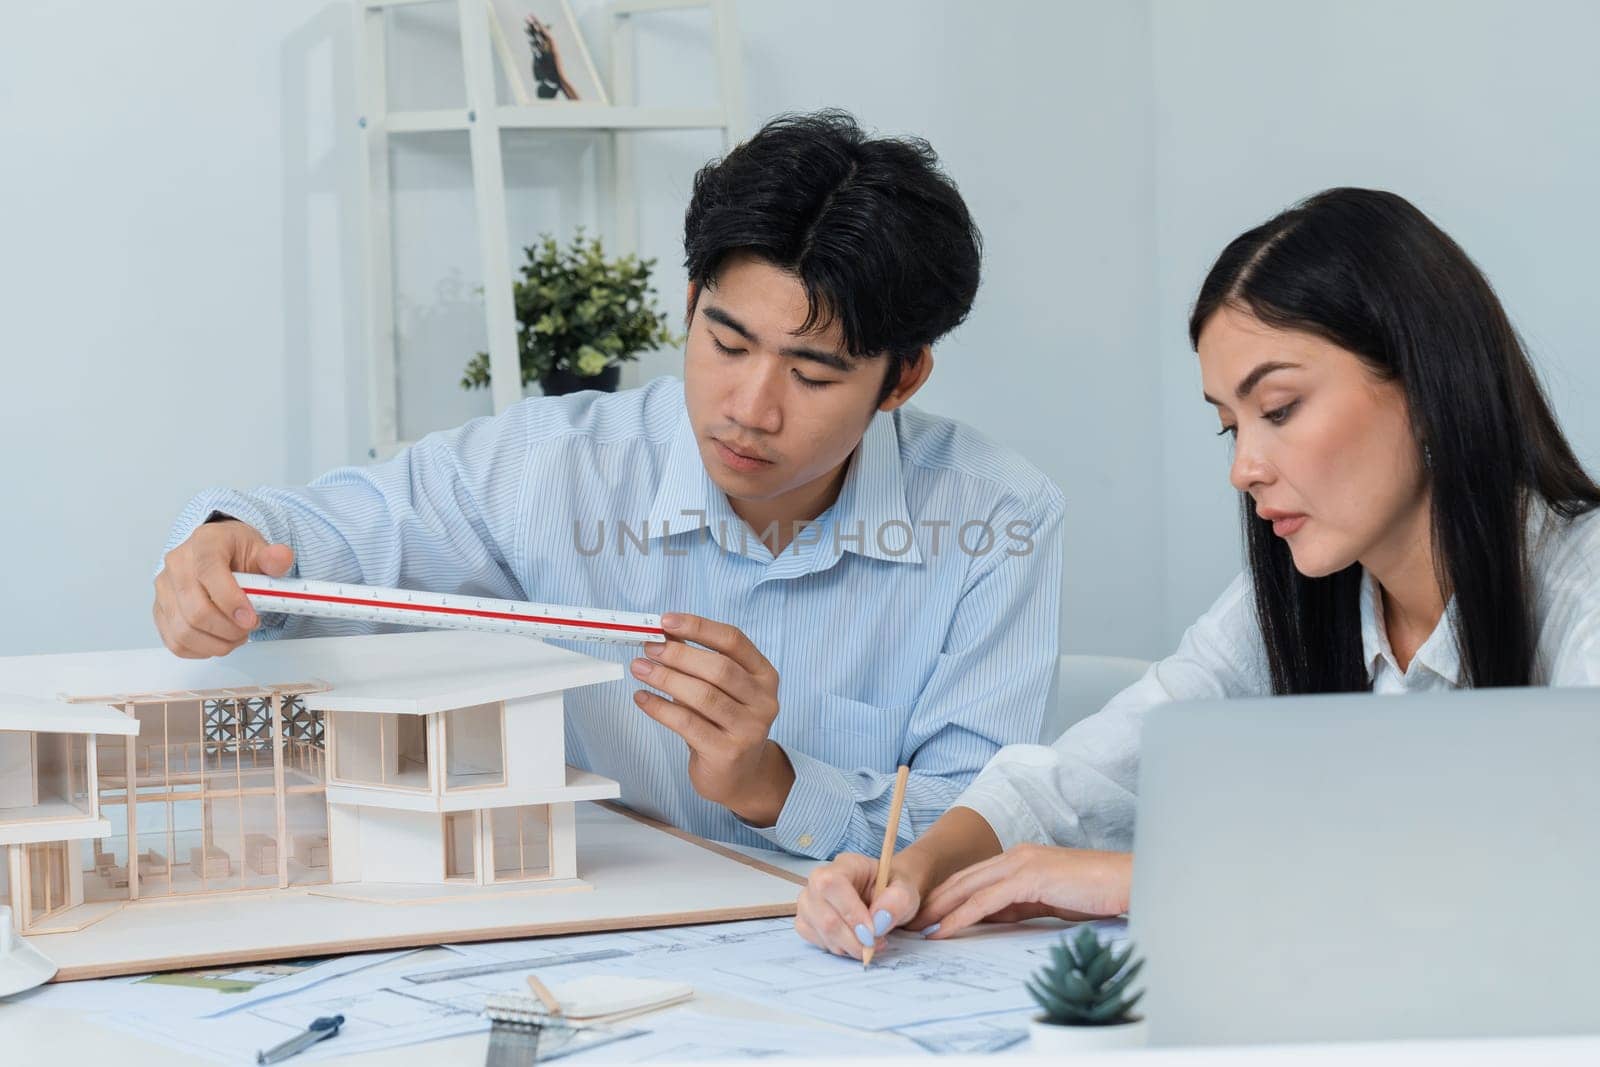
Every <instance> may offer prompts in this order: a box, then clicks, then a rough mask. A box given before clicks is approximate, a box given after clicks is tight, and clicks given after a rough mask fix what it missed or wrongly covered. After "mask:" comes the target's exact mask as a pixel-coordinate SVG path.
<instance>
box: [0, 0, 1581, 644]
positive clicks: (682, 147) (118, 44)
mask: <svg viewBox="0 0 1600 1067" xmlns="http://www.w3.org/2000/svg"><path fill="white" fill-rule="evenodd" d="M575 6H577V8H578V10H579V12H580V18H581V20H582V22H583V25H584V27H585V29H586V31H588V32H589V34H590V37H591V40H596V39H598V32H597V31H598V29H599V18H600V8H601V6H602V5H601V4H600V2H599V0H581V2H580V3H578V4H577V5H575ZM394 17H395V20H396V21H395V34H394V37H393V40H392V44H391V47H392V50H393V51H392V54H391V69H392V70H395V71H398V70H408V71H413V72H415V73H414V74H411V75H408V76H405V77H400V76H396V77H395V78H394V79H393V85H392V91H393V92H394V93H395V95H396V98H397V104H396V106H451V105H455V104H459V103H460V101H461V99H462V93H461V92H460V90H459V89H458V88H456V85H457V84H458V81H459V76H460V63H459V51H458V48H457V44H456V41H455V38H454V36H453V30H452V29H451V28H450V26H451V16H450V7H449V5H442V6H440V7H439V8H437V9H436V10H433V11H430V10H429V9H428V8H413V9H408V10H405V11H403V12H399V13H397V14H396V15H395V16H394ZM740 21H741V27H742V30H743V58H744V66H745V72H746V79H747V103H748V107H747V111H748V120H749V122H748V125H749V126H750V127H751V128H754V126H755V125H756V124H758V123H759V122H760V121H761V120H763V119H765V118H766V117H768V116H770V115H772V114H774V113H776V112H779V111H784V110H799V109H809V108H814V107H820V106H824V105H836V106H842V107H846V108H849V109H851V110H853V111H855V112H856V114H857V115H858V116H859V117H860V118H861V120H862V121H863V122H864V123H865V124H867V125H869V126H871V127H875V128H877V129H880V130H882V131H884V132H914V133H918V134H921V135H924V136H926V137H928V138H929V139H930V140H931V141H932V142H933V144H934V146H935V148H936V149H937V150H938V151H939V152H940V154H941V155H942V156H943V158H944V160H945V163H946V165H947V166H948V168H949V170H950V172H951V173H952V174H953V175H954V176H955V178H956V179H957V181H958V182H959V183H960V185H961V187H962V190H963V192H964V193H965V195H966V196H967V198H968V200H969V202H970V203H971V205H972V208H973V210H974V213H975V214H976V216H977V218H978V221H979V223H980V225H981V226H982V228H983V230H984V233H985V237H986V264H985V267H986V277H985V281H984V286H983V289H982V291H981V292H980V294H979V299H978V305H977V307H976V308H975V309H974V312H973V315H972V318H971V319H970V320H969V322H968V323H967V324H966V325H965V326H963V327H962V328H961V329H960V330H959V331H957V333H956V334H954V335H953V336H952V337H951V338H950V339H949V341H948V342H947V343H946V344H945V345H943V346H942V347H941V349H940V350H939V352H938V370H937V373H936V374H935V376H934V378H933V380H932V381H931V382H930V384H929V386H928V388H927V389H926V391H925V392H924V393H923V395H922V398H921V402H922V403H923V404H924V405H925V406H927V407H929V408H931V409H932V410H935V411H940V412H943V413H946V414H951V415H954V416H956V417H959V418H963V419H965V420H967V421H969V422H971V423H973V424H975V425H977V426H978V427H979V428H981V429H983V430H985V431H986V432H988V433H990V434H992V435H994V436H995V437H997V438H999V439H1000V440H1002V441H1004V442H1006V443H1008V444H1010V445H1012V446H1014V447H1016V448H1018V449H1020V450H1022V451H1023V452H1024V453H1025V454H1026V455H1028V456H1029V457H1030V458H1031V459H1033V460H1034V462H1036V463H1038V464H1039V465H1040V466H1041V467H1042V468H1043V469H1044V470H1045V471H1046V472H1047V473H1049V474H1050V475H1051V476H1052V477H1054V478H1055V479H1056V481H1057V482H1058V483H1059V484H1060V485H1061V486H1062V488H1063V490H1064V491H1065V492H1066V495H1067V498H1068V501H1069V505H1070V512H1069V519H1068V522H1069V526H1068V543H1069V559H1068V565H1067V568H1066V574H1065V579H1064V598H1065V605H1064V628H1063V639H1064V641H1065V643H1066V644H1067V645H1068V647H1070V648H1072V649H1074V650H1079V651H1101V652H1113V653H1123V654H1132V655H1145V656H1150V655H1156V654H1159V653H1160V652H1161V651H1162V650H1163V649H1164V648H1166V647H1167V646H1168V644H1169V643H1170V641H1171V640H1173V639H1174V638H1175V637H1176V635H1177V634H1178V633H1179V632H1180V631H1181V628H1182V626H1183V625H1184V624H1185V623H1186V622H1187V621H1188V620H1190V619H1192V618H1193V616H1194V615H1195V614H1196V613H1197V612H1198V611H1199V610H1201V609H1202V608H1203V607H1204V605H1205V604H1206V603H1207V602H1208V601H1209V599H1210V598H1211V597H1212V596H1213V595H1214V594H1215V592H1216V591H1217V590H1218V589H1220V588H1221V586H1222V584H1223V583H1224V582H1225V581H1226V578H1227V576H1228V575H1229V574H1230V573H1231V572H1232V571H1233V570H1234V569H1235V568H1236V567H1237V539H1236V535H1235V532H1234V529H1233V522H1234V520H1233V504H1232V498H1231V495H1230V493H1229V491H1228V489H1227V487H1226V483H1225V466H1226V447H1225V445H1223V444H1222V443H1221V442H1218V441H1216V440H1215V439H1214V438H1211V437H1209V436H1201V435H1203V434H1207V433H1209V431H1210V430H1211V429H1212V419H1211V416H1210V413H1209V411H1208V410H1207V409H1206V408H1205V407H1204V405H1203V404H1202V403H1201V402H1200V401H1199V399H1198V393H1199V384H1198V374H1197V372H1196V370H1195V367H1194V364H1193V356H1192V354H1190V353H1189V352H1188V348H1187V345H1186V343H1185V339H1184V317H1185V314H1186V312H1187V308H1188V304H1189V301H1190V300H1191V299H1192V296H1193V292H1194V289H1195V288H1196V287H1197V286H1198V284H1199V281H1200V278H1201V276H1202V274H1203V272H1204V270H1205V268H1206V266H1207V265H1208V264H1209V262H1210V259H1211V257H1212V256H1214V255H1215V254H1216V252H1217V251H1218V250H1220V248H1221V247H1222V245H1223V243H1225V242H1226V240H1227V239H1229V238H1231V237H1232V236H1233V235H1234V234H1236V233H1237V232H1239V231H1240V230H1241V229H1243V228H1244V227H1246V226H1248V225H1250V224H1253V223H1255V222H1257V221H1259V220H1261V219H1263V218H1265V217H1266V216H1267V215H1269V214H1271V213H1272V212H1273V211H1275V210H1277V209H1278V208H1280V207H1282V206H1284V205H1286V204H1287V203H1289V202H1291V201H1292V200H1294V199H1296V198H1298V197H1299V196H1302V195H1304V194H1306V193H1309V192H1312V191H1314V190H1316V189H1320V188H1323V187H1326V186H1329V185H1333V184H1340V183H1365V184H1377V185H1386V186H1389V187H1391V188H1394V189H1395V190H1397V191H1399V192H1402V193H1404V194H1406V195H1408V196H1410V197H1412V198H1413V199H1414V200H1416V201H1417V202H1418V203H1419V204H1420V205H1421V206H1422V207H1423V208H1424V209H1425V210H1428V211H1430V212H1432V213H1434V215H1435V217H1436V218H1438V220H1439V221H1440V222H1441V223H1442V224H1443V225H1444V226H1445V227H1446V228H1447V229H1449V230H1451V231H1452V232H1453V233H1455V234H1456V235H1457V236H1458V237H1459V238H1460V239H1461V240H1462V242H1463V243H1464V244H1465V245H1466V247H1467V249H1468V250H1469V251H1470V252H1471V253H1473V254H1474V256H1475V257H1476V258H1477V259H1478V260H1479V262H1480V263H1482V264H1483V265H1484V266H1485V267H1486V269H1487V270H1488V271H1489V273H1490V276H1491V278H1492V279H1493V280H1494V281H1495V283H1496V284H1497V285H1498V286H1499V287H1500V290H1501V292H1502V294H1503V295H1504V296H1505V298H1506V300H1507V303H1508V304H1509V306H1510V308H1511V311H1512V314H1513V317H1514V318H1515V320H1516V321H1517V322H1518V324H1519V325H1520V326H1521V327H1522V328H1523V330H1524V332H1525V334H1526V335H1527V337H1528V339H1529V341H1530V343H1531V344H1532V346H1533V348H1534V349H1535V352H1536V356H1537V358H1538V360H1539V362H1540V365H1541V367H1542V368H1543V370H1544V371H1545V373H1546V376H1547V378H1548V379H1549V380H1550V382H1551V384H1552V386H1554V389H1553V392H1554V393H1555V394H1556V398H1557V407H1558V409H1559V411H1560V413H1561V415H1562V416H1563V418H1564V420H1565V421H1566V423H1567V425H1568V428H1569V430H1570V431H1571V433H1572V436H1573V437H1574V439H1575V441H1576V442H1577V444H1578V446H1579V449H1580V452H1581V453H1582V455H1583V456H1584V457H1585V459H1587V460H1588V461H1590V462H1591V463H1595V462H1597V461H1600V427H1597V426H1596V425H1595V422H1594V420H1593V418H1592V417H1590V416H1588V412H1589V411H1591V410H1593V407H1594V401H1595V400H1596V398H1597V394H1600V362H1597V361H1596V360H1595V359H1594V358H1593V354H1592V353H1593V344H1592V341H1591V339H1590V331H1589V330H1588V328H1587V327H1588V322H1587V318H1588V316H1587V315H1586V312H1587V311H1588V309H1589V308H1590V307H1591V306H1592V305H1593V298H1592V296H1591V291H1592V289H1593V288H1594V286H1593V281H1594V277H1595V271H1594V268H1593V266H1592V262H1591V259H1590V256H1589V250H1590V249H1591V248H1593V247H1595V245H1596V242H1595V237H1596V236H1597V234H1596V229H1597V227H1596V212H1597V209H1596V207H1595V206H1594V203H1593V198H1592V196H1591V195H1590V192H1589V190H1590V187H1591V186H1592V184H1593V181H1594V174H1595V173H1596V170H1597V166H1596V164H1597V163H1600V143H1597V142H1600V123H1596V122H1595V121H1594V114H1595V103H1596V100H1597V89H1600V85H1597V80H1600V79H1597V76H1596V75H1595V74H1592V73H1588V71H1589V70H1590V68H1591V67H1592V66H1593V64H1592V63H1590V62H1588V60H1589V57H1588V55H1587V49H1586V47H1585V42H1587V41H1592V40H1594V39H1595V36H1596V30H1597V29H1600V9H1596V8H1594V7H1593V6H1591V5H1588V4H1586V3H1583V2H1580V0H1571V2H1564V3H1563V2H1556V0H1545V2H1542V3H1534V4H1529V3H1519V4H1512V3H1510V2H1509V0H1507V2H1505V3H1493V4H1490V3H1464V2H1463V3H1451V4H1445V3H1432V2H1427V0H1411V2H1409V3H1372V2H1362V3H1353V4H1345V5H1340V6H1338V7H1336V8H1335V7H1329V6H1327V5H1317V4H1311V3H1307V2H1303V0H1296V2H1294V3H1285V2H1275V3H1268V2H1246V0H1226V2H1223V0H1212V2H1208V3H1205V4H1194V3H1188V2H1185V0H1146V2H1133V0H1080V2H1075V3H1072V4H1048V5H1046V4H1037V3H1022V2H1020V0H1012V2H1007V3H999V2H997V3H994V4H990V5H982V6H974V5H971V4H958V3H955V2H953V0H920V2H919V0H874V2H871V3H862V2H859V0H857V2H853V3H844V2H838V0H829V2H823V0H815V2H810V3H807V4H796V3H792V2H786V0H742V2H741V4H740ZM352 25H353V18H352V14H351V11H350V8H349V7H348V6H347V4H345V3H343V2H327V0H321V2H313V0H278V2H276V3H273V4H268V5H253V6H250V5H236V4H225V5H224V4H216V3H214V2H211V0H171V2H169V3H166V4H162V5H156V6H155V7H153V8H151V9H150V10H148V11H141V12H140V14H139V16H138V17H137V18H128V17H124V15H123V13H122V12H121V9H120V8H118V7H116V6H115V5H112V4H109V3H106V2H103V0H99V2H93V3H88V2H84V3H75V4H74V3H58V4H51V5H28V6H27V8H26V9H24V10H18V11H11V10H8V11H7V12H6V13H5V14H4V15H3V16H0V135H3V136H0V145H3V146H4V147H3V148H0V151H3V153H4V155H3V157H0V163H3V165H0V232H3V236H4V241H3V244H0V293H3V294H5V299H4V304H3V307H0V405H3V408H0V412H3V418H0V449H3V455H4V461H5V464H6V466H5V471H6V474H5V489H6V492H5V496H4V498H3V499H4V500H5V513H4V515H3V519H4V521H0V561H3V565H4V569H3V571H0V597H3V598H4V601H5V603H6V605H7V607H8V608H9V609H10V610H8V611H6V612H5V613H4V614H3V615H0V654H14V653H23V652H36V651H55V650H68V649H95V648H108V647H119V646H132V645H147V644H151V643H153V642H154V640H155V637H154V631H153V629H152V627H151V625H150V623H149V619H148V611H149V601H150V589H149V578H150V575H151V572H152V570H153V567H154V564H155V562H156V558H157V554H158V553H159V550H160V545H161V542H162V539H163V537H164V535H165V532H166V529H167V526H168V524H169V522H170V520H171V518H172V516H173V515H174V514H175V513H176V512H177V510H178V509H179V508H180V507H181V505H182V503H183V501H184V500H185V499H186V498H187V497H188V495H189V494H190V493H191V492H193V491H194V490H196V489H198V488H200V487H203V486H205V485H209V484H234V485H246V486H248V485H253V484H260V483H293V482H300V481H304V480H306V479H308V478H310V477H313V476H315V475H316V474H317V473H318V472H320V471H322V470H325V469H327V468H328V467H331V466H334V465H337V464H339V463H343V462H348V461H354V460H360V459H363V458H364V457H365V453H366V448H367V445H368V440H367V426H366V423H367V413H366V411H367V409H366V404H367V397H366V387H365V381H366V378H365V375H366V372H367V367H366V360H365V352H364V338H363V336H362V329H363V321H362V308H361V304H360V284H359V283H360V274H359V270H360V263H359V255H358V248H359V246H358V243H357V242H358V234H359V230H358V228H357V227H358V222H359V219H358V217H357V216H356V214H355V211H354V206H355V192H356V188H355V175H356V169H355V165H356V153H357V151H358V150H359V144H360V142H359V140H358V137H359V135H358V131H357V130H356V127H355V117H356V104H355V98H354V86H353V78H352V74H351V67H350V57H351V55H352V52H353V45H352V33H351V29H352ZM699 31H700V27H699V26H698V25H697V23H696V21H695V17H694V16H688V15H670V16H664V17H662V18H661V20H660V21H659V23H656V24H655V28H654V29H652V30H651V31H650V32H649V33H648V34H646V35H645V39H644V42H643V54H642V55H641V69H640V79H641V83H642V84H643V85H645V86H648V87H650V89H651V99H652V101H656V102H661V103H669V104H670V103H688V102H694V101H696V100H698V99H704V97H705V94H706V93H708V92H709V91H710V87H711V86H712V84H713V81H712V70H713V68H712V65H711V63H710V59H709V53H708V52H707V51H706V50H705V49H704V48H703V47H702V46H701V45H699V44H698V43H697V40H698V34H699ZM596 60H597V62H598V63H599V64H600V66H601V67H602V68H604V67H605V65H606V57H605V56H603V55H597V56H596ZM641 136H642V143H641V173H642V174H645V175H647V176H648V181H647V184H646V188H645V190H644V195H643V198H642V199H643V202H642V205H641V251H642V252H643V253H644V254H646V255H652V256H656V257H657V258H658V259H659V261H660V262H659V265H658V268H657V269H658V281H659V285H658V288H659V289H660V291H661V294H662V299H663V302H664V304H665V305H666V306H667V307H668V308H670V309H673V310H676V308H677V307H678V306H679V305H678V303H677V302H678V301H679V300H681V294H682V290H683V284H684V279H683V271H682V267H681V226H682V212H683V208H684V205H685V203H686V201H687V196H688V189H689V183H690V180H691V178H692V176H693V173H694V171H695V169H696V168H697V167H698V166H699V165H700V164H701V163H703V162H704V161H705V160H706V159H708V158H709V157H711V156H713V155H714V154H716V152H717V150H718V144H717V140H716V138H715V137H713V136H708V135H656V134H652V135H641ZM506 148H507V160H508V164H507V166H508V173H509V176H510V184H511V187H512V193H511V196H510V209H511V226H512V231H513V233H512V244H513V247H518V246H520V245H521V244H524V243H528V242H529V241H531V240H532V239H533V238H534V236H535V235H536V234H538V233H539V232H540V231H541V230H544V229H551V228H553V229H556V230H558V231H563V232H564V231H566V230H568V229H570V227H572V226H575V225H578V224H580V223H583V224H587V225H589V226H590V227H591V228H594V229H596V230H598V231H599V232H602V233H605V232H607V229H608V227H609V226H610V221H611V220H610V217H609V208H608V204H607V203H606V201H605V200H604V199H603V198H600V197H596V196H595V195H594V194H593V193H592V192H590V191H589V184H588V182H587V180H586V179H587V177H588V176H590V175H592V174H593V173H595V169H596V168H597V166H598V165H599V162H600V159H599V157H598V156H597V154H596V151H597V150H596V149H595V148H594V147H593V146H592V145H589V144H588V143H586V142H584V141H583V140H582V139H580V138H575V137H571V136H567V137H560V138H552V137H548V136H539V135H534V134H528V133H521V134H516V135H509V136H508V138H507V142H506ZM394 173H395V181H396V220H395V227H396V241H397V245H398V246H399V248H400V250H401V254H400V270H399V276H398V284H397V290H398V291H397V307H398V328H399V332H400V348H401V361H402V368H403V370H402V373H403V377H404V381H405V384H406V388H405V389H404V390H403V394H402V401H401V415H402V429H403V430H404V431H405V432H406V433H407V434H408V435H415V434H417V433H420V432H423V431H425V430H427V429H430V428H434V427H437V426H444V425H451V424H454V423H456V422H459V421H461V420H462V419H464V418H467V417H470V416H472V415H474V414H477V413H479V412H482V411H486V410H487V409H488V402H487V398H486V397H485V396H484V395H482V394H467V393H463V392H462V391H460V390H459V389H458V388H457V387H456V384H455V383H456V380H457V378H458V376H459V373H460V368H461V365H462V363H463V362H464V361H465V359H466V358H467V356H469V355H470V354H471V352H472V351H474V350H476V349H478V348H481V347H483V345H484V339H483V326H482V317H481V314H480V313H479V310H478V304H477V297H476V294H475V292H474V288H475V287H476V286H477V285H478V284H479V276H480V272H479V269H478V267H477V254H476V249H475V246H474V243H473V240H472V236H471V224H472V207H471V196H470V184H469V178H468V171H467V166H466V150H465V140H464V137H461V136H445V135H438V136H430V137H422V138H413V139H408V140H407V141H406V142H405V143H404V144H403V145H398V146H397V147H396V151H395V158H394ZM677 366H678V359H677V357H676V356H675V355H674V354H670V353H669V354H661V355H658V356H654V357H651V358H650V359H648V360H647V361H646V362H645V364H644V366H643V367H642V370H643V371H644V372H645V373H646V374H651V373H661V372H672V371H675V370H676V368H677Z"/></svg>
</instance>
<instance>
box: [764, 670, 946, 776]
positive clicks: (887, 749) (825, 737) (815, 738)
mask: <svg viewBox="0 0 1600 1067" xmlns="http://www.w3.org/2000/svg"><path fill="white" fill-rule="evenodd" d="M915 708H916V703H915V701H913V702H911V703H908V704H896V705H891V706H881V705H877V704H868V703H865V702H864V701H860V700H852V699H850V698H849V697H842V696H839V695H838V694H836V693H824V692H821V691H817V690H802V691H800V692H797V693H795V694H792V695H790V696H789V697H788V700H787V701H786V703H785V704H784V705H783V708H782V710H781V711H780V713H779V715H778V721H777V722H776V723H774V724H773V726H774V729H773V736H774V740H778V741H781V742H782V743H783V744H784V745H785V746H786V747H787V746H793V747H795V748H798V749H799V750H800V751H801V752H804V753H805V754H806V755H808V756H814V757H815V758H817V759H820V760H822V761H824V762H825V763H831V764H833V766H835V767H838V768H840V769H841V770H846V771H850V770H855V769H856V768H866V769H869V770H874V771H892V770H894V769H895V767H896V766H897V765H898V764H899V762H900V753H901V750H902V748H903V747H904V745H905V736H906V727H907V726H908V725H909V724H910V722H911V713H912V711H913V710H914V709H915ZM785 720H787V721H785ZM779 727H782V730H781V734H782V736H780V730H779Z"/></svg>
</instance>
